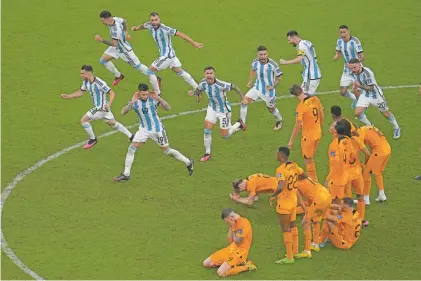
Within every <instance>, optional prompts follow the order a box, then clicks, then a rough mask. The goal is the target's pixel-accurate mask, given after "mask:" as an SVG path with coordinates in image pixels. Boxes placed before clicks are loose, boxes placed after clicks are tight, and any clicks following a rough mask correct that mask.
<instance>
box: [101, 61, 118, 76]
mask: <svg viewBox="0 0 421 281" xmlns="http://www.w3.org/2000/svg"><path fill="white" fill-rule="evenodd" d="M99 61H100V63H101V64H102V65H104V66H105V68H106V69H107V70H108V71H109V72H111V73H113V74H114V76H115V77H116V78H118V77H120V76H121V72H120V71H118V70H117V68H116V67H115V65H114V63H112V62H111V61H106V60H104V59H102V58H101V59H100V60H99Z"/></svg>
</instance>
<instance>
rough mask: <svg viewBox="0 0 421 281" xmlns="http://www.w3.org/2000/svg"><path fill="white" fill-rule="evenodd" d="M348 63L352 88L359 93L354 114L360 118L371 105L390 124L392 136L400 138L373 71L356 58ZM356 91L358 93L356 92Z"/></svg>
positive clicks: (393, 117) (395, 122)
mask: <svg viewBox="0 0 421 281" xmlns="http://www.w3.org/2000/svg"><path fill="white" fill-rule="evenodd" d="M348 65H349V69H350V70H351V71H352V75H353V77H354V83H353V88H354V90H356V93H357V95H359V97H358V101H357V107H356V108H355V116H357V118H358V119H360V120H361V118H364V117H365V115H364V112H365V111H366V110H367V108H368V107H369V106H370V105H372V106H374V107H376V108H377V109H378V110H379V111H380V112H381V113H382V114H383V116H384V117H386V118H387V120H389V122H390V123H391V124H392V126H393V138H394V139H398V138H400V136H401V129H400V127H399V125H398V122H397V121H396V118H395V115H393V113H392V112H390V110H389V107H388V106H387V102H386V98H385V97H384V95H383V91H382V89H381V88H380V87H379V85H378V84H377V81H376V78H375V77H374V73H373V71H371V69H369V68H368V67H363V66H362V64H361V62H360V61H359V59H357V58H354V59H351V60H350V61H349V64H348ZM358 92H359V93H360V94H358ZM363 116H364V117H363ZM365 118H367V117H365ZM366 122H368V123H369V122H370V121H368V120H366ZM366 122H364V123H366Z"/></svg>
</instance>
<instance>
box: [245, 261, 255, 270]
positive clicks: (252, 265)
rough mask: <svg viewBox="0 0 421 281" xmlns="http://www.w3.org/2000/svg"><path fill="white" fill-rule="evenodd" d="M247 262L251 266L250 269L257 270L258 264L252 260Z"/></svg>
mask: <svg viewBox="0 0 421 281" xmlns="http://www.w3.org/2000/svg"><path fill="white" fill-rule="evenodd" d="M246 264H247V265H248V266H249V271H255V270H257V266H255V265H254V263H253V262H252V261H247V263H246Z"/></svg>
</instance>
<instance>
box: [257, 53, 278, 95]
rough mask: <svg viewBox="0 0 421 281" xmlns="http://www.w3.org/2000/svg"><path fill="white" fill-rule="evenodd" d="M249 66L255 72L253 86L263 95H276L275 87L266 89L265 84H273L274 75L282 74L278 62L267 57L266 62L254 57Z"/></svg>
mask: <svg viewBox="0 0 421 281" xmlns="http://www.w3.org/2000/svg"><path fill="white" fill-rule="evenodd" d="M251 68H252V69H253V70H254V71H255V72H256V82H255V84H254V87H255V88H256V90H258V91H260V92H261V93H262V94H264V95H269V97H273V96H275V95H276V92H275V89H272V90H267V89H266V87H267V86H273V84H274V83H275V79H276V77H279V76H281V75H282V74H283V72H282V70H281V69H280V68H279V66H278V64H277V63H276V62H275V61H274V60H273V59H270V58H268V60H267V62H266V63H261V62H260V60H259V59H254V60H253V62H252V63H251Z"/></svg>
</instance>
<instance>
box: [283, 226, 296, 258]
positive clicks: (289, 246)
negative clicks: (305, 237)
mask: <svg viewBox="0 0 421 281" xmlns="http://www.w3.org/2000/svg"><path fill="white" fill-rule="evenodd" d="M284 244H285V248H286V250H287V258H288V259H290V260H292V259H293V258H294V256H293V254H292V234H291V232H284Z"/></svg>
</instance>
